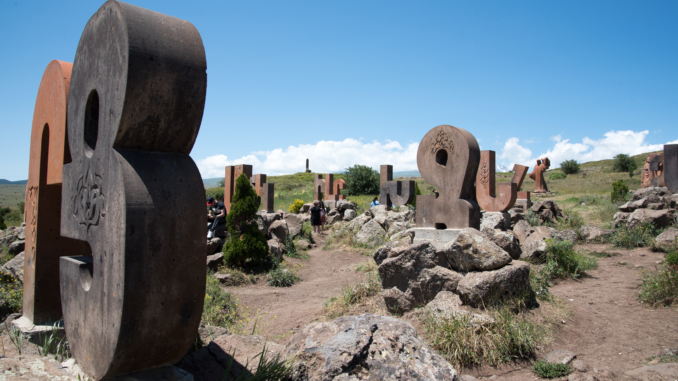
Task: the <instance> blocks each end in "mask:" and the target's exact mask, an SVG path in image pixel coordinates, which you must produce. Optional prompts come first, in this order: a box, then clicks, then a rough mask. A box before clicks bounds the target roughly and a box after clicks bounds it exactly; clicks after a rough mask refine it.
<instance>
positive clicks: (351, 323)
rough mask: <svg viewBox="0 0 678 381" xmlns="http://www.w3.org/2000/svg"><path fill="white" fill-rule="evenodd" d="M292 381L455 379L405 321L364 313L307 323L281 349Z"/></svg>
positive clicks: (453, 374) (451, 371)
mask: <svg viewBox="0 0 678 381" xmlns="http://www.w3.org/2000/svg"><path fill="white" fill-rule="evenodd" d="M283 356H284V357H285V358H294V360H293V362H292V369H293V373H292V377H291V380H293V381H302V380H303V381H306V380H346V381H349V380H356V381H357V380H368V379H369V380H395V379H399V380H431V381H433V380H450V381H457V380H459V378H458V376H457V372H456V371H455V370H454V368H453V367H452V366H451V365H450V364H449V363H448V362H447V361H445V359H444V358H443V357H441V356H440V355H438V354H437V353H436V352H435V351H434V350H433V349H431V347H430V346H429V345H428V344H427V343H426V342H425V341H424V340H423V339H422V338H421V336H419V333H417V331H416V329H415V328H414V327H413V326H412V325H411V324H410V323H407V322H404V321H402V320H398V319H395V318H392V317H386V316H375V315H370V314H365V315H360V316H344V317H340V318H338V319H335V320H333V321H331V322H323V323H312V324H309V325H307V326H306V327H304V329H303V330H301V331H300V332H298V333H297V334H295V335H294V337H292V340H291V341H290V343H289V344H288V345H287V347H286V348H285V351H284V352H283Z"/></svg>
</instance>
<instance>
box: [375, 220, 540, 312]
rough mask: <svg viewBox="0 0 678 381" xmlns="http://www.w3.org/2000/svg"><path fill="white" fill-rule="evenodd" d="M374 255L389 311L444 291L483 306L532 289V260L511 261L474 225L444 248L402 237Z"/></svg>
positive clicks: (403, 308) (425, 300) (420, 302)
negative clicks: (529, 262) (406, 239)
mask: <svg viewBox="0 0 678 381" xmlns="http://www.w3.org/2000/svg"><path fill="white" fill-rule="evenodd" d="M373 257H374V260H375V262H376V263H377V265H378V266H379V268H378V269H379V275H380V276H381V282H382V287H383V289H384V291H383V293H382V296H383V297H384V301H385V302H386V307H387V308H388V310H389V311H391V312H407V311H410V310H412V309H414V308H415V306H417V305H424V304H427V303H429V302H431V301H432V300H434V299H435V298H436V296H437V295H438V294H439V293H440V292H442V291H449V292H452V293H454V294H456V295H458V296H459V298H460V300H461V301H462V302H463V304H464V305H468V306H471V307H483V306H486V305H490V304H494V303H496V302H501V301H502V300H504V299H506V298H508V297H513V296H523V295H526V294H527V293H528V292H529V290H530V266H529V264H527V263H526V262H522V261H516V260H513V258H512V257H511V255H509V253H508V252H506V251H505V250H504V249H502V248H501V247H499V246H497V245H496V244H495V243H494V242H493V240H492V239H490V238H489V237H488V236H487V235H486V234H485V233H481V232H480V231H478V230H476V229H473V228H466V229H462V231H461V232H460V233H459V235H458V236H457V237H456V238H455V239H454V240H453V241H451V242H449V243H447V244H446V245H445V246H444V248H443V249H442V250H436V249H435V247H434V246H433V245H432V244H431V243H429V242H425V241H424V242H419V243H414V244H412V243H408V242H407V241H399V242H390V243H388V244H386V245H384V246H383V247H381V248H379V249H378V250H377V251H376V252H375V253H374V255H373Z"/></svg>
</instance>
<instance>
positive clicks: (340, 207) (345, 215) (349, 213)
mask: <svg viewBox="0 0 678 381" xmlns="http://www.w3.org/2000/svg"><path fill="white" fill-rule="evenodd" d="M312 207H313V204H311V203H308V204H304V205H303V206H302V207H301V209H299V215H304V218H305V220H306V221H309V220H310V219H311V216H310V215H309V210H311V208H312ZM356 215H357V212H356V205H355V202H352V201H347V200H339V201H337V202H336V206H335V207H334V208H332V209H331V210H330V211H329V213H327V217H326V218H325V224H326V225H332V224H334V223H336V222H340V221H351V220H353V219H354V218H355V217H356Z"/></svg>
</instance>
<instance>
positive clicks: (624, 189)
mask: <svg viewBox="0 0 678 381" xmlns="http://www.w3.org/2000/svg"><path fill="white" fill-rule="evenodd" d="M628 194H629V187H628V186H627V185H626V184H624V181H623V180H617V181H615V182H614V183H612V194H610V200H612V202H623V201H626V196H627V195H628Z"/></svg>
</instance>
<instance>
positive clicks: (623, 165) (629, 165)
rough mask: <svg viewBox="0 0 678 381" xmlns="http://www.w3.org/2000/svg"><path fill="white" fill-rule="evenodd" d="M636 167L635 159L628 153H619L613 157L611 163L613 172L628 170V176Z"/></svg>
mask: <svg viewBox="0 0 678 381" xmlns="http://www.w3.org/2000/svg"><path fill="white" fill-rule="evenodd" d="M636 168H637V166H636V161H635V160H633V158H632V157H630V156H629V155H627V154H625V153H620V154H619V155H617V156H615V157H614V164H613V165H612V170H613V171H614V172H628V173H629V176H630V175H631V174H632V173H633V171H635V170H636Z"/></svg>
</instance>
